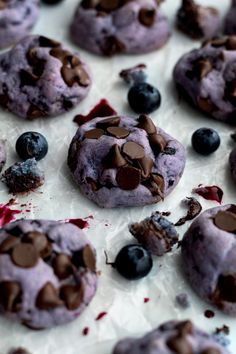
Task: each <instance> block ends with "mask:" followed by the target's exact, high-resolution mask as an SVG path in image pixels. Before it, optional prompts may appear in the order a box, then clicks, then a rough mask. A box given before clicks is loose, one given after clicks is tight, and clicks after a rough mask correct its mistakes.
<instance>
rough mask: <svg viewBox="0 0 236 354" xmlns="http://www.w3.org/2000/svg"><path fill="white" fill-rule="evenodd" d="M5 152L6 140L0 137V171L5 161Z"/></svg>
mask: <svg viewBox="0 0 236 354" xmlns="http://www.w3.org/2000/svg"><path fill="white" fill-rule="evenodd" d="M6 159H7V154H6V142H5V140H2V139H0V172H2V169H3V167H4V165H5V163H6Z"/></svg>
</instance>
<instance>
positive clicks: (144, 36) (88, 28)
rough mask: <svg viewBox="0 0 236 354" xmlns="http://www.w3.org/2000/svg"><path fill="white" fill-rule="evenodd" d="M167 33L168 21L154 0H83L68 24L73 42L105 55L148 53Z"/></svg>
mask: <svg viewBox="0 0 236 354" xmlns="http://www.w3.org/2000/svg"><path fill="white" fill-rule="evenodd" d="M169 36H170V28H169V24H168V22H167V19H166V17H165V16H164V15H163V14H162V12H161V10H160V4H159V1H156V0H149V1H145V0H109V1H107V0H95V1H90V0H83V1H82V2H81V3H80V4H79V5H78V7H77V9H76V12H75V15H74V18H73V22H72V24H71V37H72V39H73V40H74V42H75V43H76V44H78V45H79V46H80V47H81V48H84V49H86V50H88V51H90V52H93V53H96V54H100V55H107V56H111V55H114V54H117V53H132V54H141V53H146V52H150V51H152V50H155V49H158V48H160V47H162V46H163V45H164V44H165V43H166V42H167V40H168V39H169Z"/></svg>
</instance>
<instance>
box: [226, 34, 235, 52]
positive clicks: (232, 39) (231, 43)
mask: <svg viewBox="0 0 236 354" xmlns="http://www.w3.org/2000/svg"><path fill="white" fill-rule="evenodd" d="M226 49H227V50H236V36H230V37H229V38H228V39H227V42H226Z"/></svg>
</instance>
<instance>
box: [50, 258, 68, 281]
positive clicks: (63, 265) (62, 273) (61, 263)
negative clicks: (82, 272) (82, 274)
mask: <svg viewBox="0 0 236 354" xmlns="http://www.w3.org/2000/svg"><path fill="white" fill-rule="evenodd" d="M52 267H53V269H54V273H55V274H56V275H57V276H58V278H59V279H66V278H68V277H69V276H70V275H71V274H72V272H73V265H72V263H71V259H70V257H69V256H67V255H66V254H62V253H61V254H58V255H56V257H55V258H54V259H53V261H52Z"/></svg>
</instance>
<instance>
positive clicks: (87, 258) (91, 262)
mask: <svg viewBox="0 0 236 354" xmlns="http://www.w3.org/2000/svg"><path fill="white" fill-rule="evenodd" d="M82 259H83V264H84V265H85V267H86V268H88V269H89V270H91V271H92V272H96V257H95V255H94V253H93V251H92V249H91V247H90V246H89V245H86V246H85V247H84V248H83V250H82Z"/></svg>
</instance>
